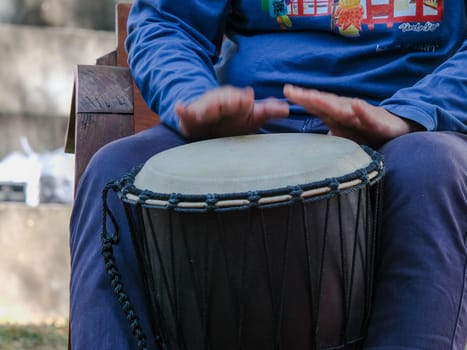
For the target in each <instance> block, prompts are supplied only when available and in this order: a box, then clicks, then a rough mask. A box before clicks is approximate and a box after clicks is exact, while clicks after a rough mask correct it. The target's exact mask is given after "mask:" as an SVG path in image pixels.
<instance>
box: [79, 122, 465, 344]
mask: <svg viewBox="0 0 467 350" xmlns="http://www.w3.org/2000/svg"><path fill="white" fill-rule="evenodd" d="M296 129H297V130H298V131H299V132H303V131H304V130H303V127H302V126H299V127H297V128H296ZM271 130H273V131H274V132H278V131H281V130H282V129H281V127H280V125H279V126H277V125H276V126H274V127H272V128H271V129H270V130H263V131H264V132H268V131H271ZM284 130H285V129H284ZM285 131H287V132H289V131H294V128H293V127H292V128H289V129H287V130H285ZM184 143H186V140H185V139H184V138H183V137H181V136H180V135H179V134H178V133H176V132H174V131H172V130H171V129H169V128H167V127H165V126H163V125H158V126H155V127H152V128H150V129H147V130H145V131H142V132H140V133H138V134H136V135H133V136H130V137H127V138H124V139H120V140H117V141H114V142H112V143H110V144H108V145H106V146H104V147H103V148H102V149H100V150H99V151H98V152H97V153H96V154H95V156H94V157H93V158H92V160H91V162H90V164H89V165H88V167H87V169H86V171H85V173H84V175H83V176H82V178H81V180H80V183H79V184H78V188H77V193H76V199H75V202H74V207H73V212H72V217H71V222H70V252H71V281H70V336H71V338H70V339H71V346H72V349H73V350H92V349H99V350H104V349H112V350H118V349H136V348H137V345H136V341H135V337H133V335H132V334H131V330H130V326H129V323H128V321H127V319H126V318H125V314H124V312H123V311H122V307H121V305H120V304H119V301H118V300H117V298H116V297H115V294H114V291H113V289H112V287H111V284H110V282H109V278H108V276H107V274H106V271H105V268H104V262H103V258H102V255H101V224H102V217H103V210H102V200H101V194H102V191H103V188H104V187H105V185H106V184H107V183H108V182H109V181H112V180H115V179H118V178H120V177H122V176H123V175H124V174H126V173H127V172H128V171H129V170H130V169H132V168H133V167H134V166H136V165H139V164H143V163H144V162H145V161H146V160H147V159H149V158H150V157H151V156H153V155H155V154H157V153H158V152H161V151H163V150H166V149H169V148H172V147H175V146H178V145H182V144H184ZM379 152H380V153H382V155H383V156H384V159H385V167H386V175H385V179H384V190H383V214H382V232H381V237H380V247H381V249H380V252H379V254H378V257H377V261H376V262H375V269H376V272H375V285H374V292H373V293H374V294H373V303H372V312H371V317H370V322H369V328H368V335H367V338H366V341H365V345H364V349H368V350H377V349H380V350H383V349H384V350H402V349H404V350H409V349H414V350H415V349H426V350H431V349H432V350H448V349H450V350H464V347H465V346H466V343H467V135H464V134H460V133H455V132H416V133H412V134H407V135H404V136H401V137H399V138H396V139H394V140H391V141H390V142H388V143H386V144H385V145H384V146H383V147H382V148H381V149H379ZM108 205H109V207H110V209H111V210H112V212H113V213H114V215H115V219H116V221H117V224H118V226H119V227H120V231H121V232H120V242H119V245H118V248H117V249H115V257H116V260H117V262H118V265H119V268H120V272H121V275H122V278H123V285H124V286H125V288H126V293H127V294H128V296H129V298H130V300H131V302H132V305H133V308H134V310H135V313H136V314H137V315H138V318H139V322H140V324H141V327H142V329H143V331H144V333H145V334H146V338H147V344H148V349H157V346H156V343H155V335H154V334H153V333H152V332H153V331H152V328H151V325H150V320H149V315H148V311H147V310H148V305H147V301H146V300H145V297H144V293H143V292H142V290H143V288H142V285H143V282H142V278H141V275H140V272H139V269H138V264H137V258H136V256H135V252H134V250H133V249H132V243H131V238H130V234H129V233H128V231H129V228H128V224H127V222H126V218H125V215H124V213H123V209H122V205H121V203H120V200H119V199H118V198H117V196H115V195H113V196H112V195H110V196H109V198H108ZM287 350H289V349H287ZM290 350H293V349H290Z"/></svg>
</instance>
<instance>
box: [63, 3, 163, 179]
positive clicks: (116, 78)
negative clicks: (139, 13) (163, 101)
mask: <svg viewBox="0 0 467 350" xmlns="http://www.w3.org/2000/svg"><path fill="white" fill-rule="evenodd" d="M130 8H131V4H126V3H119V4H117V5H116V36H117V38H116V39H117V47H116V49H115V50H114V51H112V52H110V53H108V54H106V55H105V56H102V57H100V58H98V59H97V60H96V65H77V67H76V71H75V77H74V84H73V95H72V101H71V111H70V117H69V121H68V128H67V135H66V141H65V152H67V153H74V154H75V187H76V184H77V183H78V181H79V179H80V177H81V175H82V174H83V171H84V170H85V168H86V166H87V164H88V162H89V160H90V159H91V157H92V156H93V154H94V153H95V152H96V151H97V150H98V149H99V148H101V147H102V146H104V145H105V144H107V143H109V142H111V141H113V140H116V139H118V138H122V137H125V136H128V135H131V134H134V133H135V132H138V131H141V130H143V129H145V128H147V127H149V126H152V125H155V124H158V123H159V117H158V115H157V114H155V113H154V112H152V111H150V109H149V108H148V107H147V105H146V103H145V102H144V100H143V98H142V96H141V94H140V92H139V90H138V89H137V87H136V86H135V84H134V82H133V79H132V77H131V73H130V70H129V68H128V65H127V58H128V56H127V53H126V50H125V46H124V42H125V39H126V36H127V29H126V25H127V20H128V15H129V12H130Z"/></svg>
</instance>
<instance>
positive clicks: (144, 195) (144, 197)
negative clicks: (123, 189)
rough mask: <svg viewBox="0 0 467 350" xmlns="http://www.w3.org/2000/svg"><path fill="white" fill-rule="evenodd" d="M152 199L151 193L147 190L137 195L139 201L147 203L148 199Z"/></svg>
mask: <svg viewBox="0 0 467 350" xmlns="http://www.w3.org/2000/svg"><path fill="white" fill-rule="evenodd" d="M151 197H152V192H151V191H149V190H142V191H140V192H139V193H138V198H139V200H140V201H143V202H145V201H147V200H148V199H151Z"/></svg>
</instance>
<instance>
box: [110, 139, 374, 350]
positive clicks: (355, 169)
mask: <svg viewBox="0 0 467 350" xmlns="http://www.w3.org/2000/svg"><path fill="white" fill-rule="evenodd" d="M382 176H383V162H382V158H381V156H380V155H379V154H378V153H377V152H374V151H372V150H371V149H368V148H364V147H360V146H359V145H357V144H355V143H353V142H352V141H349V140H346V139H342V138H338V137H332V136H324V135H309V134H272V135H251V136H240V137H231V138H221V139H213V140H208V141H201V142H195V143H191V144H188V145H185V146H180V147H176V148H173V149H171V150H168V151H165V152H162V153H159V154H157V155H155V156H154V157H152V158H151V159H150V160H148V161H147V162H146V163H145V164H144V165H143V166H141V167H139V168H137V169H134V170H133V171H132V172H131V174H130V175H129V176H126V177H125V178H124V179H121V180H120V181H118V182H117V185H115V184H114V187H115V186H116V188H114V190H115V191H116V192H118V194H119V196H120V198H121V199H122V201H123V203H124V205H125V208H126V211H127V214H128V219H129V223H130V227H131V231H132V236H133V242H134V246H135V249H136V251H137V255H138V259H139V261H140V263H141V269H142V270H143V273H144V276H145V283H146V287H147V296H148V298H149V304H150V305H151V310H150V314H151V317H152V322H153V325H154V327H155V333H156V334H158V339H159V341H160V343H161V344H160V345H161V346H163V347H164V348H167V349H174V350H175V349H177V350H178V349H190V350H198V349H222V350H228V349H245V350H249V349H254V350H263V349H271V350H272V349H285V350H301V349H334V348H336V349H337V348H338V349H358V348H360V347H361V345H362V342H363V339H364V336H365V334H366V327H367V322H368V317H369V311H370V303H371V296H372V281H373V266H374V256H375V250H376V240H377V230H378V218H379V210H380V209H379V206H380V187H381V181H380V179H381V178H382Z"/></svg>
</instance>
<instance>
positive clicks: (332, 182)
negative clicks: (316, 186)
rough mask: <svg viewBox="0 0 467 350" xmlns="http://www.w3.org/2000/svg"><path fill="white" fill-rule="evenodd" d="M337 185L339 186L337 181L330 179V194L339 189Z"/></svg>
mask: <svg viewBox="0 0 467 350" xmlns="http://www.w3.org/2000/svg"><path fill="white" fill-rule="evenodd" d="M339 185H340V182H339V180H338V179H336V178H335V177H333V178H332V179H330V181H329V184H328V186H329V188H330V189H331V193H334V192H336V191H337V190H338V189H339Z"/></svg>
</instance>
